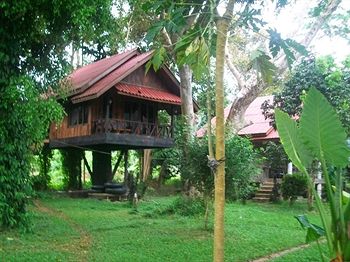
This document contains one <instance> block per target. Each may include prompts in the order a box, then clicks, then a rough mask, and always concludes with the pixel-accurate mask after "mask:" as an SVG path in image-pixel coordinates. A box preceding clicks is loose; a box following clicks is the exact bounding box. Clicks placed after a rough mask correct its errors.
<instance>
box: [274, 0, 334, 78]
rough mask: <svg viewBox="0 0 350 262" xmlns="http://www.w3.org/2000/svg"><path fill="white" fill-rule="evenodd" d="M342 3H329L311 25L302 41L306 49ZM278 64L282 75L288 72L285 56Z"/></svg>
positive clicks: (332, 0) (299, 55)
mask: <svg viewBox="0 0 350 262" xmlns="http://www.w3.org/2000/svg"><path fill="white" fill-rule="evenodd" d="M340 3H341V0H331V1H329V3H328V4H327V7H326V9H325V10H324V11H323V12H322V13H321V14H320V16H319V17H318V18H317V20H316V21H315V22H314V23H313V24H312V25H311V27H310V29H309V31H308V32H307V34H306V35H305V37H304V39H302V40H301V41H300V44H302V45H303V46H305V47H308V46H309V45H310V44H311V42H312V40H314V39H315V37H316V35H317V33H318V32H319V31H320V29H321V28H322V26H323V25H324V24H325V22H326V21H327V20H328V19H329V17H330V16H331V15H332V14H333V13H334V11H335V10H336V9H337V8H338V6H339V5H340ZM300 57H301V54H300V53H297V54H296V55H295V59H296V60H297V59H299V58H300ZM277 64H278V65H277V67H278V68H279V72H280V73H282V74H283V73H284V72H286V70H287V69H288V62H287V58H286V56H285V55H284V56H283V57H282V58H281V59H280V60H279V61H278V62H277Z"/></svg>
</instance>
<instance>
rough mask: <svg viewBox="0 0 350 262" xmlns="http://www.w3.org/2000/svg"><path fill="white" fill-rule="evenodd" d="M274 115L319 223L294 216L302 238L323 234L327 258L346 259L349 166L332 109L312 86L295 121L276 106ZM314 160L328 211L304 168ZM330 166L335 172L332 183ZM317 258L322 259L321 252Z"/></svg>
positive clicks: (349, 248) (349, 245)
mask: <svg viewBox="0 0 350 262" xmlns="http://www.w3.org/2000/svg"><path fill="white" fill-rule="evenodd" d="M275 115H276V124H277V130H278V133H279V136H280V139H281V143H282V145H283V147H284V150H285V151H286V153H287V155H288V157H289V158H290V160H291V161H292V162H293V164H294V165H295V166H296V167H297V168H298V169H299V171H300V172H302V173H303V174H305V175H306V177H307V179H308V183H309V187H310V188H311V189H312V193H313V195H314V197H315V202H316V207H317V209H318V212H319V215H320V218H321V222H322V226H323V228H321V227H318V226H316V225H314V224H311V223H309V221H308V220H307V218H306V217H305V216H304V215H302V216H298V217H297V219H298V221H299V222H300V224H301V225H302V226H303V227H305V228H307V237H306V241H307V242H310V241H314V240H317V239H318V238H319V237H320V236H323V235H324V236H325V238H326V240H327V246H328V251H329V252H328V258H329V259H330V261H339V262H342V261H350V201H348V197H347V195H345V194H343V188H342V186H343V182H342V172H343V168H344V167H346V166H347V165H349V157H350V149H349V147H348V145H347V143H346V133H345V129H344V128H343V127H342V125H341V122H340V120H339V118H338V117H337V114H336V112H335V110H334V109H333V108H332V106H331V105H330V103H329V102H328V101H327V99H326V98H325V97H324V96H323V95H322V94H321V93H320V92H319V91H318V90H317V89H316V88H311V89H310V91H309V92H308V94H307V95H306V97H305V99H304V101H303V111H302V114H301V117H300V121H299V123H297V122H296V121H295V120H293V119H291V118H290V117H289V116H288V114H286V113H284V112H282V111H281V110H278V109H276V111H275ZM314 160H317V161H319V162H320V163H321V169H322V174H323V177H324V180H325V187H326V194H327V199H328V202H329V209H330V212H326V208H325V206H324V204H323V202H322V200H321V199H320V197H319V195H318V194H317V192H316V190H315V187H314V185H313V181H312V179H311V176H310V174H309V171H308V168H309V166H310V164H311V162H312V161H314ZM330 168H332V169H333V170H334V173H335V181H334V182H333V184H332V183H331V179H330V174H329V171H328V170H329V169H330ZM321 257H322V260H323V261H325V260H324V255H323V254H322V253H321Z"/></svg>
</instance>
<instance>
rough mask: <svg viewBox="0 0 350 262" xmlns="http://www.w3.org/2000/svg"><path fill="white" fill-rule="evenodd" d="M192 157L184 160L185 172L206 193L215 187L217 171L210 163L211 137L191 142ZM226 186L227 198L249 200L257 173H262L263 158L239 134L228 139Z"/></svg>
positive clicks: (184, 176) (193, 183)
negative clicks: (260, 165) (215, 173)
mask: <svg viewBox="0 0 350 262" xmlns="http://www.w3.org/2000/svg"><path fill="white" fill-rule="evenodd" d="M188 148H189V152H188V154H189V160H188V161H187V162H186V163H183V166H182V170H181V174H182V177H183V178H185V179H188V180H189V181H190V183H191V185H194V186H195V188H196V189H197V190H199V191H200V192H201V193H203V194H204V195H206V196H209V195H211V194H212V191H213V190H214V175H213V174H212V172H211V170H210V169H209V167H208V158H207V155H208V142H207V139H205V138H201V139H198V138H197V139H194V141H193V142H192V143H191V144H190V145H189V147H188ZM225 154H226V160H225V164H226V167H225V173H226V174H225V187H226V191H225V194H226V199H227V200H238V199H240V200H246V199H249V197H250V196H251V195H252V193H254V191H255V187H254V186H252V181H253V180H254V177H255V176H256V175H257V174H259V172H260V169H259V168H258V164H259V163H260V158H259V156H258V154H257V152H256V151H255V149H254V148H253V145H252V144H251V142H250V141H249V140H248V139H246V138H242V137H239V136H228V137H227V139H226V141H225Z"/></svg>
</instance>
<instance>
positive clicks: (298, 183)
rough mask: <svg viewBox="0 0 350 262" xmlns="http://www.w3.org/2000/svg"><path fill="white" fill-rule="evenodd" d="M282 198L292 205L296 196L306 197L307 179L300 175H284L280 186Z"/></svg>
mask: <svg viewBox="0 0 350 262" xmlns="http://www.w3.org/2000/svg"><path fill="white" fill-rule="evenodd" d="M281 191H282V196H283V198H284V199H288V200H289V201H290V204H292V203H293V202H294V201H295V200H296V199H297V197H298V196H306V192H307V178H306V176H305V175H303V174H300V173H294V174H292V175H285V176H283V179H282V184H281Z"/></svg>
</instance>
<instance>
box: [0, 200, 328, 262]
mask: <svg viewBox="0 0 350 262" xmlns="http://www.w3.org/2000/svg"><path fill="white" fill-rule="evenodd" d="M174 200H175V199H174V197H152V198H150V197H147V198H146V199H144V200H143V201H141V202H140V203H139V206H138V212H137V213H133V214H131V213H130V212H129V211H130V206H129V205H128V204H127V203H123V202H110V201H99V200H95V199H76V198H75V199H72V198H67V197H59V196H58V195H57V194H49V195H46V197H44V198H42V199H40V203H41V206H42V207H45V209H38V208H37V207H35V206H34V205H30V211H29V214H30V216H31V218H32V219H31V220H32V223H33V233H28V234H21V233H20V232H19V231H17V230H8V231H1V232H0V247H1V248H0V257H1V260H3V261H78V260H79V261H89V260H90V261H115V260H117V261H155V262H156V261H157V262H160V261H194V262H195V261H196V262H199V261H211V260H212V233H211V232H210V231H209V232H208V231H206V230H204V229H203V222H202V220H203V219H202V218H201V217H200V216H188V217H184V216H179V215H174V216H170V217H169V216H161V215H159V214H155V212H156V210H164V209H165V208H166V207H168V206H169V205H171V203H172V202H173V201H174ZM44 210H49V211H50V212H49V213H46V212H45V211H44ZM306 210H307V206H306V204H305V203H302V202H300V203H296V204H295V205H294V206H292V207H289V206H288V205H286V204H285V203H282V204H278V205H275V204H269V205H261V204H257V203H250V202H249V203H248V204H247V205H241V204H240V203H227V204H226V205H225V211H226V212H225V219H226V220H225V221H226V227H225V228H226V236H225V238H226V241H227V244H228V245H227V246H228V247H229V248H227V250H226V258H227V260H229V261H251V260H254V259H257V258H259V257H263V256H267V255H269V254H271V253H274V252H278V251H280V250H285V249H288V248H291V247H294V246H298V245H300V244H302V243H303V240H304V232H303V230H302V229H301V228H299V227H298V226H291V225H292V224H293V222H296V221H295V218H294V216H295V215H297V214H299V213H301V212H305V211H306ZM146 214H147V216H146ZM309 219H310V222H311V223H314V224H317V223H318V217H317V214H316V213H315V212H312V213H309ZM210 220H211V221H212V217H210ZM252 232H254V234H252ZM266 236H269V237H266ZM238 239H239V241H237V240H238ZM82 240H92V241H91V242H90V241H88V242H87V243H89V244H84V243H85V242H83V241H82ZM94 240H96V241H94ZM97 240H98V241H97ZM131 240H132V241H131ZM116 243H119V244H118V245H116ZM82 245H83V246H82ZM170 245H171V248H169V246H170ZM28 247H30V248H28ZM62 247H64V249H63V248H62ZM322 248H326V246H322ZM14 250H16V252H14ZM84 250H85V252H83V251H84ZM135 250H137V251H138V252H135ZM308 250H312V251H313V252H312V255H313V256H311V254H309V255H308V256H306V258H308V259H305V258H303V257H301V256H302V254H303V255H304V254H305V252H307V251H308ZM290 255H294V256H297V257H296V258H294V259H289V260H287V259H284V256H283V257H282V258H281V260H279V261H283V262H286V261H289V262H295V261H298V262H308V261H315V260H317V249H315V248H313V247H310V248H306V249H304V250H298V251H296V252H293V253H292V254H290Z"/></svg>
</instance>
